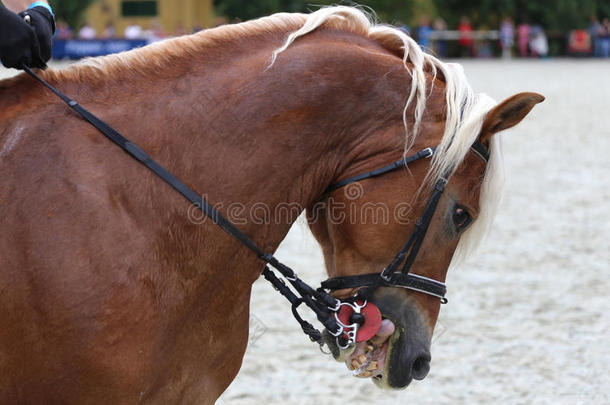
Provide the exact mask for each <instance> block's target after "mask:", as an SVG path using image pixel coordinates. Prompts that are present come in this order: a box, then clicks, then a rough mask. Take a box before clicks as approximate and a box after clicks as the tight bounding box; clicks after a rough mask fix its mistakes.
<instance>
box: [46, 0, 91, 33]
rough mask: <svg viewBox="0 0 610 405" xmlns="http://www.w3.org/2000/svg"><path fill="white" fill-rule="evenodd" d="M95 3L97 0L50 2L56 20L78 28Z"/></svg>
mask: <svg viewBox="0 0 610 405" xmlns="http://www.w3.org/2000/svg"><path fill="white" fill-rule="evenodd" d="M95 1H97V0H49V4H51V7H53V12H54V13H55V18H56V19H58V20H63V21H65V22H67V23H68V25H70V27H74V28H76V27H78V26H79V25H80V24H81V23H82V20H83V17H84V14H85V11H86V10H87V8H89V6H90V5H91V4H92V3H94V2H95Z"/></svg>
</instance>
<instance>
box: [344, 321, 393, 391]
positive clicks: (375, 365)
mask: <svg viewBox="0 0 610 405" xmlns="http://www.w3.org/2000/svg"><path fill="white" fill-rule="evenodd" d="M395 331H396V327H395V325H394V322H392V321H391V320H389V319H384V320H383V321H382V323H381V327H380V329H379V331H378V332H377V334H376V335H375V336H374V337H373V338H371V339H370V340H367V341H366V342H360V343H358V344H356V345H355V346H354V347H353V348H352V349H348V350H349V351H351V353H350V354H349V355H348V356H347V358H346V359H345V365H346V366H347V368H348V369H349V370H350V371H351V372H352V374H353V375H354V377H358V378H369V377H371V378H373V379H374V380H377V381H382V380H383V377H384V375H385V374H386V373H387V371H386V368H387V367H386V362H387V359H388V351H389V348H390V343H391V340H392V339H391V337H392V335H393V334H394V333H395Z"/></svg>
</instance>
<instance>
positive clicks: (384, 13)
mask: <svg viewBox="0 0 610 405" xmlns="http://www.w3.org/2000/svg"><path fill="white" fill-rule="evenodd" d="M312 3H313V4H315V5H331V4H345V5H355V4H358V5H361V6H364V7H369V8H370V9H372V10H374V11H375V12H376V13H377V16H378V17H379V19H380V20H381V21H386V22H397V21H405V22H410V21H412V20H413V16H414V14H413V8H414V4H415V3H428V4H432V3H431V0H402V1H396V0H360V1H358V2H357V3H354V2H350V1H337V0H334V1H333V0H318V1H315V2H311V1H303V0H261V1H256V2H254V1H251V0H215V1H214V5H215V7H216V12H217V13H218V14H221V15H225V16H227V17H228V18H229V19H230V20H234V19H237V20H241V21H246V20H250V19H253V18H258V17H262V16H265V15H269V14H273V13H277V12H280V11H286V12H306V11H311V10H316V9H317V7H316V6H313V5H311V4H312Z"/></svg>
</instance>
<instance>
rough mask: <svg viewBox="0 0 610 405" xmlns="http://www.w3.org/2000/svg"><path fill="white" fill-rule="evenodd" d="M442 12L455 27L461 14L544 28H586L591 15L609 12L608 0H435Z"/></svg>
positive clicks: (479, 21) (476, 20) (478, 20)
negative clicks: (514, 21) (512, 21)
mask: <svg viewBox="0 0 610 405" xmlns="http://www.w3.org/2000/svg"><path fill="white" fill-rule="evenodd" d="M434 3H435V4H436V9H437V10H438V12H439V14H440V15H441V16H442V17H443V18H444V19H445V20H447V22H448V24H449V26H450V27H456V26H457V23H458V21H459V19H460V16H461V15H467V16H469V17H470V19H471V20H472V22H473V24H474V25H475V26H479V27H480V26H483V25H486V26H488V27H496V26H498V25H499V23H500V20H501V19H502V18H503V17H504V16H511V17H513V18H514V19H515V20H516V21H517V22H522V21H526V22H529V23H532V24H534V23H535V24H541V25H542V26H543V27H544V28H545V29H549V30H554V31H562V32H564V31H568V30H571V29H574V28H585V27H586V26H587V25H588V23H589V19H590V18H591V16H592V15H594V14H598V16H608V13H610V1H608V0H548V1H532V0H434Z"/></svg>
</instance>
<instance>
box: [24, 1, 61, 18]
mask: <svg viewBox="0 0 610 405" xmlns="http://www.w3.org/2000/svg"><path fill="white" fill-rule="evenodd" d="M34 7H44V8H46V9H47V10H49V13H51V15H52V16H53V18H55V14H53V9H52V8H51V6H49V5H48V4H47V3H45V2H44V1H35V2H34V3H32V4H30V6H29V7H28V10H31V9H33V8H34Z"/></svg>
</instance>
